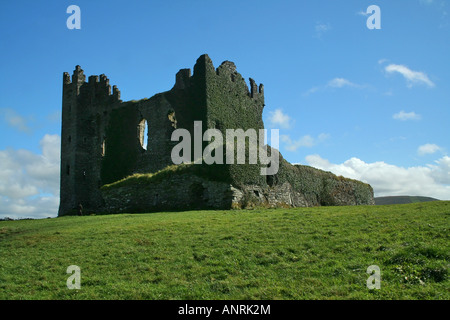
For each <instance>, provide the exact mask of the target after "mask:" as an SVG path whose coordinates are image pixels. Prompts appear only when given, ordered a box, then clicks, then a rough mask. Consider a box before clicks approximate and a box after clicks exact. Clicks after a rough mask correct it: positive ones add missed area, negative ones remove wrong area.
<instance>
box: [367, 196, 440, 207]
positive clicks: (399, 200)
mask: <svg viewBox="0 0 450 320" xmlns="http://www.w3.org/2000/svg"><path fill="white" fill-rule="evenodd" d="M429 201H439V200H438V199H435V198H430V197H418V196H414V197H413V196H392V197H377V198H375V204H376V205H385V204H406V203H418V202H429Z"/></svg>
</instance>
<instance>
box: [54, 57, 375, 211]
mask: <svg viewBox="0 0 450 320" xmlns="http://www.w3.org/2000/svg"><path fill="white" fill-rule="evenodd" d="M263 108H264V86H263V85H262V84H260V85H259V86H258V85H257V83H256V82H255V81H254V80H253V79H250V88H249V87H248V85H247V83H246V81H245V80H244V78H243V77H242V76H241V75H240V74H239V73H238V72H237V71H236V67H235V65H234V63H232V62H229V61H225V62H223V63H222V64H221V65H220V66H219V67H218V68H217V69H216V68H214V66H213V63H212V61H211V59H210V58H209V57H208V55H202V56H200V58H199V59H198V60H197V62H196V64H195V66H194V72H193V74H191V70H190V69H181V70H180V71H179V72H178V73H177V74H176V78H175V85H174V86H173V88H172V89H171V90H169V91H166V92H163V93H158V94H156V95H154V96H153V97H151V98H149V99H142V100H138V101H135V100H132V101H122V100H121V99H120V91H119V89H118V88H117V87H116V86H112V88H111V85H110V84H109V80H108V78H107V77H106V76H105V75H103V74H102V75H100V76H90V77H89V78H88V81H86V77H85V75H84V73H83V70H82V69H81V67H80V66H76V68H75V70H74V72H73V75H72V77H70V75H69V74H68V73H67V72H65V73H64V74H63V98H62V132H61V186H60V188H61V193H60V196H61V200H60V208H59V214H58V215H59V216H63V215H69V214H75V213H76V211H77V207H78V206H79V204H82V206H83V208H84V211H85V212H87V213H89V212H110V213H117V212H150V211H157V210H185V209H190V208H199V209H203V208H211V209H230V208H245V207H251V206H265V207H299V206H317V205H360V204H367V205H371V204H374V200H373V190H372V188H371V187H370V185H367V184H364V183H362V182H359V181H356V180H351V179H346V178H343V177H337V176H335V175H334V174H332V173H330V172H324V171H321V170H318V169H315V168H312V167H308V166H301V165H292V164H290V163H288V162H287V161H286V160H284V159H283V158H282V157H281V155H280V167H279V170H278V173H277V174H275V175H271V176H262V175H260V168H261V166H262V165H261V164H246V165H238V164H230V165H220V166H219V165H212V166H208V165H205V164H202V165H195V164H193V165H181V166H179V167H177V168H174V166H173V163H172V160H171V150H172V148H173V147H174V146H175V145H176V144H177V143H178V142H174V141H171V135H172V132H173V131H174V130H175V129H176V128H184V129H187V130H188V131H189V132H190V133H191V134H192V135H193V133H194V122H195V121H201V122H202V124H203V130H207V129H210V128H215V129H218V130H220V131H222V133H225V130H226V129H239V128H240V129H243V130H244V131H246V130H247V129H250V128H252V129H255V130H259V129H263V128H264V124H263V121H262V112H263ZM145 128H147V132H148V133H147V143H146V144H145V143H144V141H145V140H146V139H145V137H144V132H145ZM267 149H268V151H269V152H270V151H271V149H270V147H267ZM168 168H169V169H168ZM139 173H141V174H143V175H142V178H139V176H134V178H133V176H132V175H133V174H139ZM149 173H153V175H147V176H145V174H149ZM129 176H132V178H130V179H128V180H127V179H125V180H123V179H124V178H126V177H129Z"/></svg>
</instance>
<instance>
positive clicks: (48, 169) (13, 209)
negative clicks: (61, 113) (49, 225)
mask: <svg viewBox="0 0 450 320" xmlns="http://www.w3.org/2000/svg"><path fill="white" fill-rule="evenodd" d="M60 144H61V140H60V137H59V136H58V135H48V134H46V135H45V136H44V137H43V138H42V139H41V141H40V147H41V150H42V153H41V154H36V153H33V152H31V151H28V150H23V149H19V150H14V149H6V150H0V217H10V218H27V217H30V218H44V217H49V216H53V217H54V216H56V215H57V211H58V205H59V170H60V167H59V163H60Z"/></svg>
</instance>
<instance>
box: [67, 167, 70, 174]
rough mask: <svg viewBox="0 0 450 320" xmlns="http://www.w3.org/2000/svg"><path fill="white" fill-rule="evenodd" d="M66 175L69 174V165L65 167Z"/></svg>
mask: <svg viewBox="0 0 450 320" xmlns="http://www.w3.org/2000/svg"><path fill="white" fill-rule="evenodd" d="M66 173H67V175H69V174H70V165H67V166H66Z"/></svg>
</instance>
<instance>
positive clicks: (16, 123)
mask: <svg viewBox="0 0 450 320" xmlns="http://www.w3.org/2000/svg"><path fill="white" fill-rule="evenodd" d="M0 114H1V115H2V116H3V118H4V119H5V121H6V123H7V124H8V125H9V126H11V127H13V128H15V129H17V130H19V131H21V132H25V133H30V132H31V128H30V127H29V126H28V124H27V120H26V119H25V118H24V117H22V116H21V115H19V114H18V113H17V112H16V111H15V110H14V109H11V108H3V109H0Z"/></svg>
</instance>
